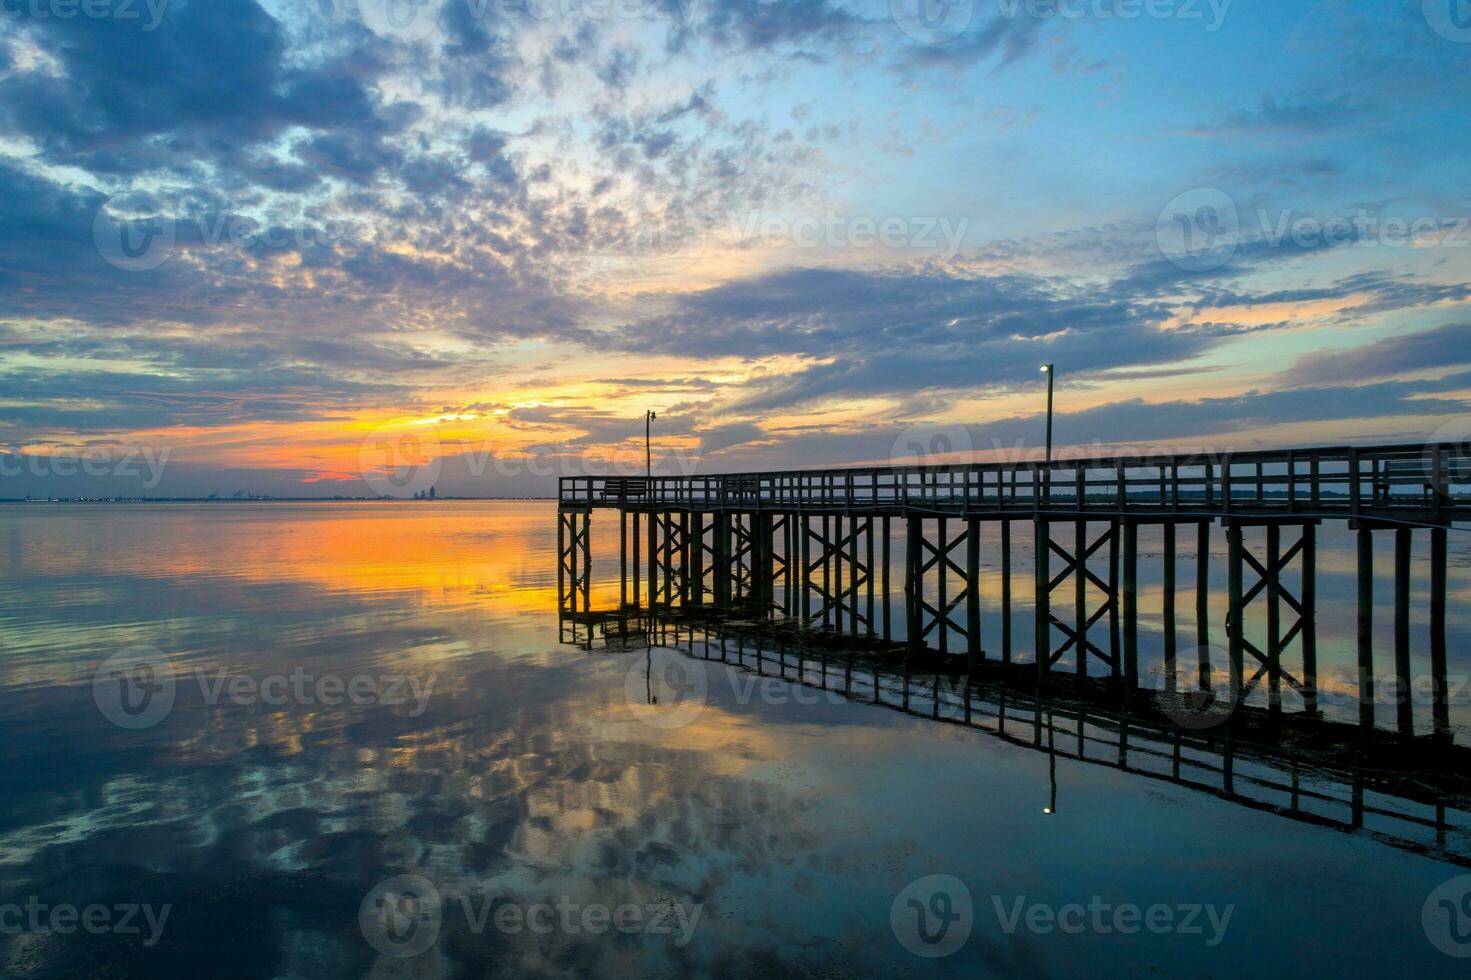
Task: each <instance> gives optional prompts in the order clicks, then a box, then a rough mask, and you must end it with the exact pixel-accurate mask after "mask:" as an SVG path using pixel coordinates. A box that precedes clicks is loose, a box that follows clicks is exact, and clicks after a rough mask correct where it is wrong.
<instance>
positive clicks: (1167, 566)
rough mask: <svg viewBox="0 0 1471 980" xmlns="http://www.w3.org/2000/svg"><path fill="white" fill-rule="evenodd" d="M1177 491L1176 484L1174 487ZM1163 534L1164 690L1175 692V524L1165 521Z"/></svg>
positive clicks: (1162, 613)
mask: <svg viewBox="0 0 1471 980" xmlns="http://www.w3.org/2000/svg"><path fill="white" fill-rule="evenodd" d="M1175 490H1176V492H1177V493H1178V490H1179V488H1178V486H1177V487H1176V488H1175ZM1161 531H1162V533H1163V534H1164V556H1163V562H1164V570H1163V571H1164V585H1163V589H1164V595H1163V600H1162V602H1163V608H1162V610H1161V616H1162V618H1163V629H1164V657H1165V666H1164V670H1165V690H1166V691H1168V692H1169V693H1171V694H1173V693H1174V692H1175V660H1176V654H1177V651H1176V648H1175V525H1174V522H1173V521H1167V522H1165V524H1164V525H1163V527H1162V528H1161Z"/></svg>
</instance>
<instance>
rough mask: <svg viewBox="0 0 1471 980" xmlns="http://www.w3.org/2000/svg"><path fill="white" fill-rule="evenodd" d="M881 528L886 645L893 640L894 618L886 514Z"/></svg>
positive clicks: (888, 532) (887, 516)
mask: <svg viewBox="0 0 1471 980" xmlns="http://www.w3.org/2000/svg"><path fill="white" fill-rule="evenodd" d="M883 528H884V532H883V533H884V543H883V548H882V549H881V551H882V554H883V563H884V564H883V582H884V642H885V643H887V642H890V641H891V640H892V639H893V628H892V626H891V620H892V619H893V618H894V615H893V608H894V607H893V599H892V597H891V595H890V594H889V534H890V530H891V529H890V527H889V515H888V514H885V515H884V518H883Z"/></svg>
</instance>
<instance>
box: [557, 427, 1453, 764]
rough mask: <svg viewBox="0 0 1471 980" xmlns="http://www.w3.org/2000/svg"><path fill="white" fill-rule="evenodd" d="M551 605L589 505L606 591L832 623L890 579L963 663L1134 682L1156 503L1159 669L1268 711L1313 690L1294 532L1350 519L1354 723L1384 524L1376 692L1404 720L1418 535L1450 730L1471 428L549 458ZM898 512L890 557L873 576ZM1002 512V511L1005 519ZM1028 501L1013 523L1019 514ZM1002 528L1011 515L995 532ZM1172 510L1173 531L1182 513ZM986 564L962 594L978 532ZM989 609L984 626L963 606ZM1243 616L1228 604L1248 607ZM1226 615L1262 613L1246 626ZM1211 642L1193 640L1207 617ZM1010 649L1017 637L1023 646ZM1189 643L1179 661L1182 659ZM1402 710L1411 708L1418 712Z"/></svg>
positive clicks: (1308, 606)
mask: <svg viewBox="0 0 1471 980" xmlns="http://www.w3.org/2000/svg"><path fill="white" fill-rule="evenodd" d="M558 509H559V525H558V528H559V548H558V554H559V565H558V585H559V595H560V597H561V604H562V611H563V612H571V613H576V612H578V611H579V610H581V611H584V612H585V611H587V610H588V608H589V589H590V578H591V574H590V569H591V561H592V559H591V554H590V544H589V542H590V533H589V521H590V519H591V515H592V514H593V513H594V512H595V511H598V510H608V511H613V512H616V513H617V514H618V519H619V522H620V538H619V540H620V545H619V562H620V570H621V579H622V581H621V585H620V590H621V595H622V600H623V603H624V604H632V605H640V604H643V603H647V604H648V606H649V607H651V608H675V607H680V608H689V609H699V608H701V607H705V606H709V607H713V608H715V609H728V608H736V607H739V608H741V609H743V610H747V611H748V612H749V611H755V612H756V614H758V615H760V616H762V617H766V616H780V617H783V618H785V619H789V620H793V621H795V622H798V623H800V624H803V625H808V626H812V627H820V628H823V629H825V630H827V631H830V632H833V633H837V634H845V635H847V636H849V637H851V638H853V639H855V640H856V639H858V638H860V637H871V638H876V639H880V640H884V641H889V640H892V639H894V638H895V636H896V635H897V634H898V632H899V629H898V628H897V627H898V624H896V623H894V622H891V619H892V612H893V609H894V606H895V605H896V603H894V602H892V601H891V598H892V596H893V593H892V591H891V590H892V589H893V588H894V587H895V586H896V585H897V587H899V588H901V589H902V590H903V602H902V609H903V626H902V632H903V639H904V642H905V644H906V645H907V647H908V648H909V650H910V651H911V653H912V654H916V655H917V654H920V653H922V652H924V651H933V652H934V653H936V654H938V655H939V656H940V657H941V658H956V659H959V658H963V662H964V669H965V670H966V672H967V675H973V674H974V673H975V672H977V671H978V670H980V669H981V668H982V667H983V666H985V665H987V664H990V663H996V664H1000V665H1005V666H1008V667H1015V666H1017V665H1021V664H1028V667H1027V671H1028V676H1029V677H1030V678H1031V681H1032V686H1033V688H1034V690H1035V691H1036V692H1039V693H1046V692H1047V691H1048V689H1049V687H1050V686H1051V685H1053V684H1055V683H1056V682H1057V676H1058V674H1059V672H1060V671H1063V670H1067V671H1068V672H1069V673H1071V674H1072V675H1075V677H1076V678H1077V679H1080V680H1083V681H1089V680H1091V679H1093V678H1101V679H1103V680H1104V681H1106V682H1107V684H1109V685H1110V686H1111V690H1113V691H1114V693H1115V696H1116V697H1117V699H1118V700H1120V701H1121V702H1123V703H1125V704H1127V703H1128V702H1129V701H1130V700H1131V699H1134V698H1136V697H1137V696H1138V691H1139V686H1140V665H1139V612H1138V599H1139V585H1138V583H1139V566H1140V553H1139V533H1140V529H1141V528H1144V527H1152V526H1157V527H1158V528H1159V531H1160V534H1161V536H1162V539H1163V552H1164V553H1163V555H1162V556H1161V559H1160V560H1161V562H1162V573H1163V592H1164V599H1163V601H1164V603H1165V608H1166V615H1165V617H1164V620H1165V624H1166V625H1165V633H1164V670H1163V675H1164V684H1165V687H1166V688H1167V689H1168V690H1170V691H1174V690H1175V689H1176V687H1177V685H1181V678H1182V677H1183V678H1185V683H1184V685H1183V686H1185V687H1188V688H1190V689H1194V688H1196V687H1210V686H1211V685H1212V684H1214V683H1215V682H1216V680H1217V678H1218V677H1219V676H1220V675H1219V674H1218V673H1217V672H1219V671H1224V672H1225V673H1224V677H1225V681H1226V684H1227V691H1228V697H1229V698H1231V699H1232V701H1233V702H1234V703H1235V704H1237V705H1240V704H1242V703H1244V702H1245V700H1246V699H1247V698H1249V697H1251V696H1252V695H1253V694H1254V693H1256V692H1264V693H1265V699H1266V710H1267V712H1268V715H1269V717H1270V718H1272V719H1274V720H1280V719H1281V717H1282V716H1283V714H1284V713H1286V708H1285V707H1284V693H1285V692H1290V693H1291V694H1292V695H1293V697H1292V698H1291V699H1290V700H1291V701H1292V702H1293V704H1294V705H1297V704H1298V703H1300V705H1301V708H1300V711H1301V713H1302V714H1304V715H1307V716H1309V717H1313V716H1315V715H1316V714H1317V712H1318V695H1319V691H1318V649H1317V629H1316V621H1315V613H1316V605H1317V594H1316V592H1317V588H1316V587H1317V538H1318V530H1319V528H1320V527H1321V526H1322V525H1323V524H1324V523H1325V522H1338V523H1340V524H1342V525H1345V526H1346V527H1348V528H1349V529H1351V530H1352V531H1353V532H1354V533H1355V535H1356V539H1357V549H1356V550H1357V577H1358V592H1357V608H1358V622H1357V638H1358V639H1357V644H1358V674H1357V677H1358V686H1359V717H1358V727H1359V734H1360V737H1361V738H1362V739H1365V740H1367V739H1369V738H1370V736H1371V735H1372V734H1373V733H1374V731H1375V728H1376V725H1377V723H1378V720H1379V719H1378V718H1377V717H1376V704H1375V701H1376V697H1375V691H1376V684H1377V683H1378V681H1379V680H1380V679H1379V678H1376V677H1375V665H1374V647H1373V613H1374V574H1375V573H1374V553H1375V551H1374V549H1375V545H1376V538H1381V539H1382V538H1384V537H1389V538H1392V541H1393V548H1394V556H1395V560H1394V575H1393V579H1394V583H1393V584H1394V590H1395V593H1394V594H1395V601H1394V609H1395V614H1394V615H1395V669H1394V674H1393V677H1392V680H1393V682H1394V684H1395V685H1396V688H1397V690H1398V691H1399V692H1400V693H1401V695H1403V696H1401V697H1398V698H1397V699H1396V703H1395V711H1394V719H1393V727H1394V731H1395V732H1396V733H1397V734H1398V736H1399V737H1400V738H1402V739H1410V738H1413V737H1415V736H1416V733H1417V730H1419V729H1417V719H1416V718H1415V716H1414V706H1413V703H1412V700H1411V698H1410V697H1409V696H1408V686H1409V683H1410V680H1411V676H1412V670H1411V656H1410V643H1409V623H1410V609H1411V585H1410V570H1411V564H1412V562H1413V561H1414V560H1415V553H1416V549H1417V542H1419V544H1418V548H1419V551H1420V553H1421V555H1422V559H1421V560H1426V561H1428V563H1429V566H1430V589H1429V597H1428V603H1427V605H1428V609H1427V610H1426V613H1427V619H1428V622H1429V626H1430V636H1431V639H1430V675H1431V677H1430V680H1431V689H1432V697H1431V699H1430V701H1431V703H1430V713H1431V718H1430V719H1429V725H1428V726H1425V725H1421V726H1420V728H1421V729H1423V728H1426V727H1428V728H1429V730H1430V733H1431V737H1433V738H1435V739H1439V740H1447V739H1449V738H1450V714H1449V706H1448V696H1447V692H1448V684H1447V676H1446V675H1447V650H1446V627H1445V614H1446V564H1447V533H1448V529H1449V528H1450V527H1451V525H1452V524H1453V523H1454V522H1456V521H1465V520H1468V519H1471V446H1467V445H1465V444H1453V443H1444V444H1428V445H1424V444H1417V445H1408V446H1407V445H1397V446H1371V447H1321V448H1307V449H1294V450H1281V451H1271V452H1251V453H1232V454H1226V455H1215V456H1212V455H1202V454H1190V455H1160V456H1127V457H1107V458H1080V459H1059V460H1054V461H1052V462H1050V463H1046V462H1041V461H1033V460H1027V461H1021V462H992V463H975V464H966V465H953V466H892V467H863V468H850V469H836V470H799V471H784V472H769V473H737V474H724V475H708V476H681V477H653V478H644V477H616V476H608V477H565V478H563V479H562V480H561V484H560V488H559V507H558ZM895 522H899V523H900V525H901V526H900V527H899V528H898V530H900V532H901V535H900V537H901V538H902V551H903V565H902V569H903V572H902V576H896V577H899V578H901V581H899V582H897V583H895V582H891V581H890V579H891V573H890V569H891V564H892V563H891V548H893V547H894V545H895V535H894V533H893V532H894V530H895ZM1018 523H1021V524H1022V525H1023V526H1022V527H1020V528H1018V527H1016V525H1017V524H1018ZM1027 525H1030V527H1029V528H1028V527H1027ZM1028 531H1029V532H1030V538H1029V542H1030V544H1031V551H1032V554H1034V555H1035V560H1033V561H1032V562H1031V565H1032V568H1031V573H1032V582H1031V595H1032V606H1033V608H1034V610H1035V615H1034V617H1033V620H1032V624H1033V636H1032V642H1031V644H1030V646H1031V651H1030V652H1028V651H1024V650H1021V649H1018V646H1019V644H1017V643H1015V642H1014V641H1015V640H1016V638H1015V637H1013V636H1012V622H1013V616H1012V606H1013V596H1012V592H1013V588H1014V587H1015V585H1016V579H1015V577H1014V575H1013V564H1014V558H1015V552H1016V551H1017V550H1018V549H1016V548H1015V547H1014V546H1015V545H1016V544H1020V543H1021V541H1019V540H1018V539H1019V538H1020V536H1021V535H1026V534H1027V533H1028ZM1018 532H1020V534H1019V533H1018ZM1181 532H1184V536H1185V537H1186V540H1187V542H1188V541H1192V540H1193V545H1194V546H1193V551H1194V553H1195V563H1194V569H1193V572H1194V582H1193V583H1184V588H1182V583H1181V582H1180V581H1179V562H1178V560H1177V558H1178V553H1177V547H1178V543H1179V541H1180V538H1181V536H1182V533H1181ZM1192 532H1193V533H1192ZM1216 534H1224V536H1225V542H1226V552H1227V578H1228V587H1227V591H1228V602H1227V610H1226V614H1225V616H1224V619H1223V621H1220V622H1212V621H1211V618H1210V610H1209V604H1208V597H1209V575H1210V555H1211V544H1212V541H1213V540H1214V539H1215V538H1214V536H1215V535H1216ZM988 541H989V542H992V544H991V545H990V547H994V548H995V553H996V555H997V558H998V563H999V566H1000V574H999V576H995V577H996V578H999V584H998V585H997V587H996V588H995V590H994V594H993V595H990V596H987V595H984V594H983V593H984V588H983V584H984V582H983V576H982V574H981V569H982V565H981V557H982V554H983V549H985V548H987V547H988V545H987V542H988ZM1191 598H1193V599H1194V604H1195V610H1196V615H1195V635H1194V636H1193V637H1192V640H1193V642H1192V643H1191V645H1190V648H1189V652H1192V653H1193V654H1194V656H1193V657H1182V656H1181V653H1182V648H1181V644H1180V638H1179V637H1178V636H1177V635H1176V627H1175V609H1176V607H1177V604H1179V603H1180V602H1182V601H1184V602H1188V601H1189V600H1190V599H1191ZM993 614H995V615H999V616H1000V622H1001V627H1002V628H1001V632H1000V637H999V645H998V647H997V648H996V649H994V650H987V649H984V648H983V646H982V643H981V623H982V618H983V616H986V615H993ZM1248 626H1250V627H1251V628H1250V629H1248ZM1249 636H1256V637H1258V638H1260V637H1262V636H1265V641H1264V642H1253V641H1252V640H1251V639H1250V638H1249ZM1214 637H1221V638H1224V641H1225V642H1224V649H1223V653H1224V655H1223V656H1222V657H1221V658H1220V659H1222V660H1223V661H1224V662H1221V663H1217V662H1213V660H1212V659H1211V658H1210V651H1211V649H1212V647H1213V638H1214ZM1027 658H1029V659H1027ZM1190 659H1193V660H1194V662H1193V663H1191V662H1186V661H1187V660H1190ZM1422 720H1423V719H1422Z"/></svg>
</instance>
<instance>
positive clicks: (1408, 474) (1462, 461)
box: [1374, 457, 1471, 505]
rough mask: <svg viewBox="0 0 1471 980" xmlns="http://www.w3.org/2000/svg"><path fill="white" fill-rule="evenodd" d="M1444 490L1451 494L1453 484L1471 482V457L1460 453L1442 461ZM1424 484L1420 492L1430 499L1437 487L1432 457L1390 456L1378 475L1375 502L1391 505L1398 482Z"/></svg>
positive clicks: (1441, 475)
mask: <svg viewBox="0 0 1471 980" xmlns="http://www.w3.org/2000/svg"><path fill="white" fill-rule="evenodd" d="M1440 480H1441V488H1440V494H1441V496H1443V497H1449V496H1450V495H1451V494H1450V488H1451V484H1453V483H1471V459H1466V458H1464V457H1459V458H1456V459H1450V460H1446V461H1445V462H1444V463H1442V464H1441V471H1440ZM1417 483H1418V484H1419V485H1420V492H1421V494H1422V496H1423V497H1424V498H1425V499H1427V500H1428V499H1429V498H1430V495H1431V493H1433V492H1434V491H1435V489H1436V487H1435V468H1434V467H1433V466H1432V465H1431V463H1430V460H1428V459H1391V460H1386V461H1385V463H1384V465H1383V466H1382V467H1381V468H1380V470H1379V472H1378V474H1377V475H1376V476H1375V477H1374V503H1375V504H1376V505H1388V504H1389V498H1390V494H1392V493H1393V492H1394V488H1395V487H1396V486H1407V485H1408V486H1413V485H1415V484H1417Z"/></svg>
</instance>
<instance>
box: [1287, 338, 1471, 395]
mask: <svg viewBox="0 0 1471 980" xmlns="http://www.w3.org/2000/svg"><path fill="white" fill-rule="evenodd" d="M1463 364H1471V323H1448V324H1446V325H1445V326H1443V327H1436V328H1435V329H1433V330H1422V331H1420V332H1419V333H1412V334H1407V335H1403V336H1394V337H1386V338H1384V339H1383V340H1379V341H1375V342H1374V343H1372V344H1365V345H1363V346H1362V347H1355V348H1353V349H1351V350H1322V351H1314V352H1312V353H1310V354H1305V355H1304V356H1302V357H1300V358H1298V359H1297V361H1296V362H1295V363H1294V364H1293V365H1292V367H1291V369H1289V370H1287V371H1285V372H1284V373H1283V374H1282V376H1281V380H1282V383H1284V384H1299V385H1322V384H1343V383H1352V382H1355V381H1362V380H1366V379H1370V378H1390V377H1394V376H1395V375H1397V374H1413V373H1416V372H1423V371H1434V370H1443V369H1445V368H1452V367H1456V366H1458V365H1463Z"/></svg>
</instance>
